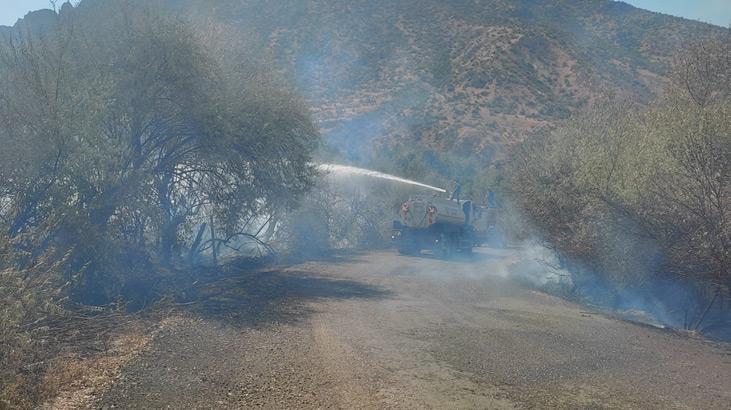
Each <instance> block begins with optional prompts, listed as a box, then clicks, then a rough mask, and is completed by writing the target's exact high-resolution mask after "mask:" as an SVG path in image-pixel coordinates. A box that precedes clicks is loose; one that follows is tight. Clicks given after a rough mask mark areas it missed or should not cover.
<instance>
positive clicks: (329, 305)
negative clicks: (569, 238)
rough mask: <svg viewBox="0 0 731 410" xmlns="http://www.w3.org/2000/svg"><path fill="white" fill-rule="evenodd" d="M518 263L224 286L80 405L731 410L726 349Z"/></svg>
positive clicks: (354, 264)
mask: <svg viewBox="0 0 731 410" xmlns="http://www.w3.org/2000/svg"><path fill="white" fill-rule="evenodd" d="M514 261H515V255H514V254H511V253H510V252H509V251H508V252H488V253H479V254H477V255H476V257H475V258H474V259H473V260H471V261H455V262H446V261H439V260H434V259H431V258H429V257H419V258H414V257H402V256H397V255H395V254H393V253H391V252H378V253H372V254H364V255H360V256H354V257H351V258H346V259H338V260H333V261H327V262H311V263H306V264H302V265H298V266H294V267H290V268H288V269H284V270H281V271H276V272H264V273H258V274H241V275H237V276H234V277H229V278H225V279H222V281H221V282H220V283H218V284H216V285H215V286H214V285H212V286H211V287H210V289H208V290H204V292H203V293H204V294H205V292H208V295H207V296H206V297H204V298H203V299H202V301H201V302H200V303H196V304H192V305H190V306H186V307H185V311H184V312H180V313H179V314H176V315H174V316H173V317H171V318H170V319H168V320H167V321H166V322H165V323H164V325H163V326H162V327H161V328H160V329H159V330H158V331H157V333H156V334H155V335H154V337H153V338H152V340H151V341H150V342H149V343H147V344H145V345H144V347H141V348H140V349H139V350H138V353H137V355H136V357H135V358H133V359H131V360H129V361H126V362H125V363H123V364H122V365H121V366H120V369H121V370H120V372H119V373H118V375H116V376H115V377H114V379H113V380H114V381H113V383H111V384H109V385H108V386H107V385H102V386H100V388H99V389H97V390H96V391H95V392H94V394H93V395H92V396H93V397H92V398H91V399H90V400H88V402H87V405H88V406H89V407H96V408H112V407H116V408H120V407H121V408H166V407H169V408H241V407H246V408H248V407H266V408H535V407H539V408H546V407H560V408H593V407H597V408H658V409H660V408H662V409H668V408H728V403H731V349H729V347H728V346H726V345H720V344H712V343H708V342H705V341H702V340H696V339H692V338H688V337H683V336H679V335H676V334H673V333H669V332H666V331H663V330H660V329H654V328H651V327H646V326H639V325H635V324H631V323H628V322H624V321H619V320H615V319H612V318H609V317H605V316H603V315H600V314H596V313H591V312H587V311H586V310H584V309H583V308H581V307H579V306H576V305H574V304H571V303H568V302H565V301H563V300H561V299H558V298H555V297H551V296H548V295H545V294H543V293H540V292H535V291H532V290H530V289H526V288H523V287H521V286H519V285H517V284H516V283H515V282H513V281H511V280H510V279H509V278H508V277H506V272H507V266H508V265H509V264H511V263H513V262H514ZM204 296H205V295H204Z"/></svg>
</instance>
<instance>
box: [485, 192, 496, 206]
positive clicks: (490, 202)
mask: <svg viewBox="0 0 731 410" xmlns="http://www.w3.org/2000/svg"><path fill="white" fill-rule="evenodd" d="M487 207H488V208H497V204H496V203H495V192H493V191H492V189H488V190H487Z"/></svg>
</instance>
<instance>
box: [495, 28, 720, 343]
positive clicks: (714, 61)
mask: <svg viewBox="0 0 731 410" xmlns="http://www.w3.org/2000/svg"><path fill="white" fill-rule="evenodd" d="M669 78H670V79H671V81H670V82H669V83H668V86H667V88H666V90H665V95H664V97H663V98H662V99H661V100H658V101H657V102H655V103H653V104H651V106H650V107H648V108H647V109H641V108H640V107H637V106H636V105H633V104H631V103H628V102H627V101H611V102H607V103H603V104H598V105H597V106H595V107H593V108H592V109H590V110H587V111H586V112H584V113H582V114H581V115H577V116H575V117H574V118H572V119H570V120H568V121H566V122H565V123H563V124H561V125H560V126H559V127H557V128H556V129H555V130H553V131H551V132H547V133H546V134H544V135H543V136H541V137H538V138H535V139H532V140H531V141H529V142H528V143H526V144H525V145H524V146H523V147H521V149H520V150H519V152H518V153H517V154H516V155H515V157H514V158H513V161H512V162H511V166H510V171H509V173H510V175H511V176H510V178H509V183H508V184H507V185H508V186H509V187H510V188H509V189H510V191H511V194H512V195H511V197H512V198H513V200H514V201H515V205H516V206H517V208H518V209H520V210H522V211H524V212H525V213H526V215H527V216H528V218H529V220H530V221H531V223H532V224H533V225H534V226H536V227H537V228H538V231H539V235H540V236H541V237H542V238H544V239H545V240H546V242H547V243H548V244H549V245H550V246H552V247H553V248H554V249H556V250H557V251H558V252H559V254H560V255H562V256H563V258H564V263H565V265H566V266H567V267H569V268H570V271H571V272H572V273H573V274H574V277H575V278H576V279H577V280H578V281H580V282H581V281H583V282H585V284H586V283H588V284H589V286H583V288H584V289H587V288H592V287H595V288H599V289H601V290H603V292H602V293H603V294H602V295H599V294H598V293H599V292H596V293H595V294H594V295H591V296H600V297H601V298H603V299H604V301H608V303H609V304H610V305H611V306H613V307H621V305H622V303H623V301H622V300H620V299H621V298H620V296H621V294H622V292H621V291H620V289H622V288H632V289H634V290H640V291H643V292H645V293H646V295H649V296H650V297H649V298H647V299H650V300H656V301H657V303H660V304H662V305H663V306H668V307H672V308H669V309H667V311H668V312H669V313H668V317H666V318H665V320H666V321H667V322H668V323H673V324H676V325H677V326H684V327H685V328H687V329H691V330H699V329H704V330H705V331H706V333H711V332H713V331H716V332H719V334H726V336H725V337H728V335H727V333H728V328H729V325H730V324H729V310H731V306H730V305H731V294H730V292H729V291H730V289H731V271H729V266H731V260H729V256H730V255H731V33H726V34H725V35H721V36H718V37H711V38H706V39H702V40H701V39H699V40H697V41H695V42H693V43H690V44H689V45H688V46H687V48H685V49H683V50H681V51H680V52H679V54H678V58H677V59H676V61H675V64H674V68H673V71H672V73H671V75H670V76H669ZM600 283H608V284H611V286H612V287H613V288H614V289H615V290H614V291H611V290H610V289H611V287H607V286H601V285H600ZM612 298H615V299H614V300H612ZM709 312H712V314H711V315H709ZM707 316H709V317H710V318H711V320H705V319H708V317H707ZM704 320H705V321H704ZM724 332H726V333H724Z"/></svg>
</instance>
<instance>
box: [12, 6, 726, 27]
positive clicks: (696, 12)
mask: <svg viewBox="0 0 731 410" xmlns="http://www.w3.org/2000/svg"><path fill="white" fill-rule="evenodd" d="M445 1H448V0H445ZM575 1H583V0H575ZM624 1H625V2H627V3H629V4H631V5H633V6H635V7H640V8H643V9H647V10H652V11H658V12H660V13H665V14H672V15H674V16H681V17H685V18H689V19H694V20H701V21H705V22H708V23H713V24H716V25H719V26H724V27H728V26H729V24H731V0H624ZM63 2H64V0H58V1H57V4H58V5H59V6H60V5H61V4H62V3H63ZM46 8H50V2H49V0H0V25H5V26H12V25H13V24H15V22H16V21H17V20H18V19H19V18H21V17H23V16H24V15H25V14H26V13H27V12H28V11H30V10H38V9H46Z"/></svg>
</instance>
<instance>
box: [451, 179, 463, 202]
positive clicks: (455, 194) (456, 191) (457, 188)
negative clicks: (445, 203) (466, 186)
mask: <svg viewBox="0 0 731 410" xmlns="http://www.w3.org/2000/svg"><path fill="white" fill-rule="evenodd" d="M461 193H462V185H460V183H459V181H458V180H456V179H455V180H454V190H453V191H452V196H450V197H449V200H450V201H454V200H456V201H457V202H459V194H461Z"/></svg>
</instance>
